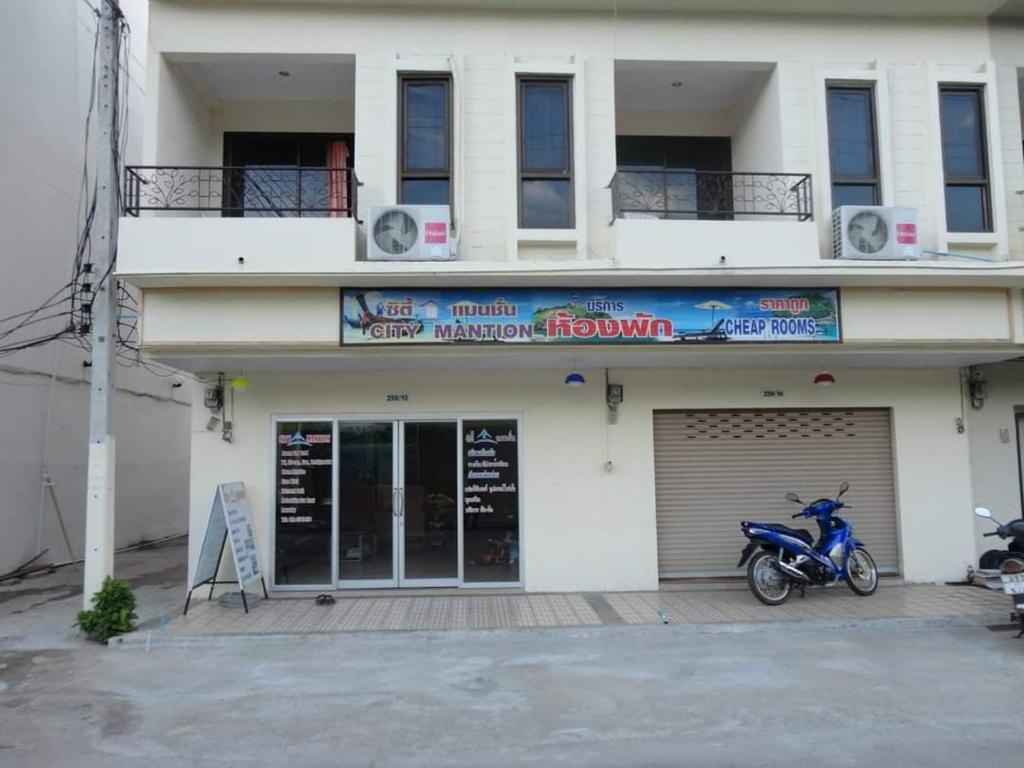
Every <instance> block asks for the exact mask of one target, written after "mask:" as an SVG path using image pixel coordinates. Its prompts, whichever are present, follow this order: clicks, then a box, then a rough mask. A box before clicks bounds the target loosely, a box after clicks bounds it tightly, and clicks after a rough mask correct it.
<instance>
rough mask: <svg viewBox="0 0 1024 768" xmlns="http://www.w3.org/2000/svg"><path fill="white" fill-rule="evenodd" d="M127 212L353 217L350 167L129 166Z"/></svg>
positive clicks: (354, 182)
mask: <svg viewBox="0 0 1024 768" xmlns="http://www.w3.org/2000/svg"><path fill="white" fill-rule="evenodd" d="M124 189H125V194H124V212H125V214H127V215H129V216H138V215H139V212H140V211H195V212H210V213H219V214H221V215H222V216H245V217H297V216H303V217H307V216H308V217H349V216H355V215H356V211H357V205H356V203H357V194H358V189H359V180H358V179H357V178H356V175H355V172H354V171H353V170H352V169H351V168H300V167H295V166H275V167H270V166H259V167H252V166H250V167H212V166H153V165H146V166H142V165H136V166H128V167H126V168H125V180H124Z"/></svg>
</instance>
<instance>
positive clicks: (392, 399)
mask: <svg viewBox="0 0 1024 768" xmlns="http://www.w3.org/2000/svg"><path fill="white" fill-rule="evenodd" d="M386 400H387V401H388V402H389V403H408V402H409V395H407V394H406V393H405V392H392V393H390V394H388V395H387V397H386Z"/></svg>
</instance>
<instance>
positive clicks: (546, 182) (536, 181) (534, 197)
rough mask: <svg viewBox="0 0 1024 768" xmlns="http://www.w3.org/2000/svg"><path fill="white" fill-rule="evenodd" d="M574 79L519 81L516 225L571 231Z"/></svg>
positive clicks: (528, 78)
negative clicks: (517, 222) (572, 94)
mask: <svg viewBox="0 0 1024 768" xmlns="http://www.w3.org/2000/svg"><path fill="white" fill-rule="evenodd" d="M571 89H572V78H571V77H532V76H531V77H520V78H519V80H518V91H519V93H518V102H519V103H518V107H519V109H518V111H519V226H520V227H521V228H523V229H572V228H573V227H574V226H575V223H574V222H575V213H574V205H573V196H574V195H573V182H572V96H571Z"/></svg>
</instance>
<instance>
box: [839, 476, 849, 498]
mask: <svg viewBox="0 0 1024 768" xmlns="http://www.w3.org/2000/svg"><path fill="white" fill-rule="evenodd" d="M848 490H850V484H849V483H848V482H846V481H845V480H843V482H842V484H841V485H840V486H839V496H842V495H843V494H844V493H846V492H847V491H848ZM839 496H837V497H836V498H837V499H838V498H839Z"/></svg>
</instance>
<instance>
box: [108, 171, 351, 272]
mask: <svg viewBox="0 0 1024 768" xmlns="http://www.w3.org/2000/svg"><path fill="white" fill-rule="evenodd" d="M358 189H359V183H358V180H357V179H356V176H355V173H354V172H353V171H352V169H351V168H285V167H262V168H241V167H213V166H130V167H128V168H126V169H125V181H124V190H125V197H124V199H125V202H124V214H125V218H123V219H122V220H121V225H120V231H119V236H118V243H119V245H118V251H119V258H118V273H119V274H121V275H124V276H130V277H131V278H132V280H133V282H135V283H136V284H138V285H142V286H145V285H146V284H147V283H148V282H150V281H155V282H160V283H166V282H167V280H168V278H169V277H170V276H174V275H179V276H190V277H191V279H193V280H196V281H201V280H208V279H209V277H210V276H213V275H220V276H241V275H253V274H256V275H267V276H275V275H276V276H285V275H311V274H331V273H336V272H339V271H341V270H342V269H344V268H345V267H347V266H349V265H351V264H352V263H354V262H355V260H356V224H357V221H356V219H355V212H356V210H357V208H356V203H357V195H358ZM175 281H176V282H177V280H175ZM154 284H155V283H154Z"/></svg>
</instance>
